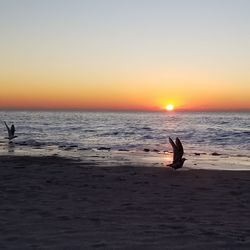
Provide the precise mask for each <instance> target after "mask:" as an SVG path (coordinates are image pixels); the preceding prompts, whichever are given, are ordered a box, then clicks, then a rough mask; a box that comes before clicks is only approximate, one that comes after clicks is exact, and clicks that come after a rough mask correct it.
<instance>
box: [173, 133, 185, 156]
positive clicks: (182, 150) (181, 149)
mask: <svg viewBox="0 0 250 250" xmlns="http://www.w3.org/2000/svg"><path fill="white" fill-rule="evenodd" d="M175 144H176V146H177V148H178V152H179V155H180V159H181V158H182V156H183V154H184V149H183V146H182V143H181V140H180V139H179V138H178V137H177V138H176V139H175Z"/></svg>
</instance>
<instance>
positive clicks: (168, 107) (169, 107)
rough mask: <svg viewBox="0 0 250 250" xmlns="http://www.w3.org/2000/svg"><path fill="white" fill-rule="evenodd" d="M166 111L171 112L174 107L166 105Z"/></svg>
mask: <svg viewBox="0 0 250 250" xmlns="http://www.w3.org/2000/svg"><path fill="white" fill-rule="evenodd" d="M166 110H167V111H173V110H174V105H173V104H168V105H167V106H166Z"/></svg>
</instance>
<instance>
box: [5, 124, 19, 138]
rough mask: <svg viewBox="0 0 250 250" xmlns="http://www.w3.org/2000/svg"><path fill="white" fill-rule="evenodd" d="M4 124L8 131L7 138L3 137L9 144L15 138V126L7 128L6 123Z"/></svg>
mask: <svg viewBox="0 0 250 250" xmlns="http://www.w3.org/2000/svg"><path fill="white" fill-rule="evenodd" d="M4 124H5V126H6V128H7V130H8V137H5V138H6V139H9V142H11V140H12V139H14V138H16V137H17V136H16V135H15V131H16V129H15V126H14V124H12V125H11V127H9V126H8V125H7V123H6V122H4Z"/></svg>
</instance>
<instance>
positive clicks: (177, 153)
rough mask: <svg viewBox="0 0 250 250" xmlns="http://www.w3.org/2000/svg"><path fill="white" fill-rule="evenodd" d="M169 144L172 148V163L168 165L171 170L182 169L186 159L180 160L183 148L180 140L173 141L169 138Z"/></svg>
mask: <svg viewBox="0 0 250 250" xmlns="http://www.w3.org/2000/svg"><path fill="white" fill-rule="evenodd" d="M169 142H170V144H171V146H172V148H173V162H172V163H171V164H168V166H170V167H171V168H174V169H178V168H182V167H183V164H184V162H185V160H186V158H182V156H183V154H184V150H183V146H182V143H181V141H180V139H179V138H178V137H177V138H176V139H175V143H174V141H173V140H172V139H171V138H170V137H169Z"/></svg>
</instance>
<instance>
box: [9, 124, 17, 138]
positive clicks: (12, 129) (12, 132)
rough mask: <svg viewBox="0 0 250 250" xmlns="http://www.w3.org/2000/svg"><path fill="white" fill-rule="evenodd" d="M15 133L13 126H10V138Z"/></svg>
mask: <svg viewBox="0 0 250 250" xmlns="http://www.w3.org/2000/svg"><path fill="white" fill-rule="evenodd" d="M15 131H16V129H15V126H14V124H12V125H11V129H10V132H11V134H12V136H14V134H15Z"/></svg>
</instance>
